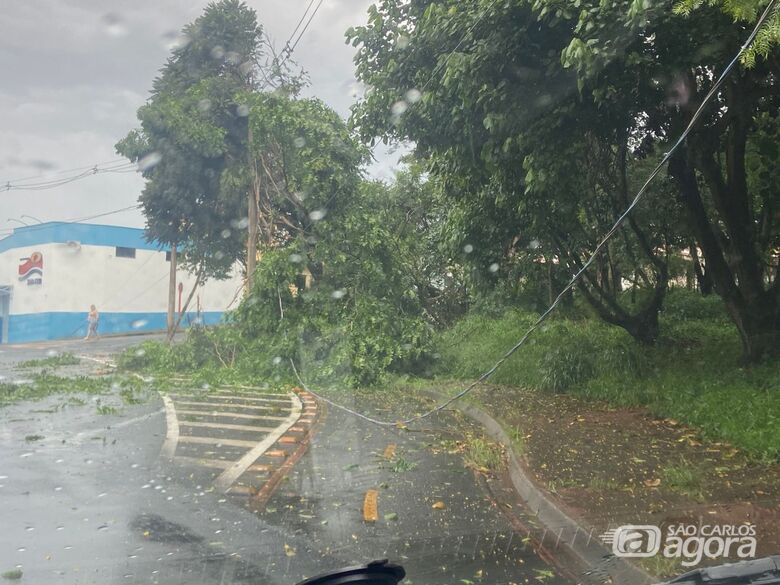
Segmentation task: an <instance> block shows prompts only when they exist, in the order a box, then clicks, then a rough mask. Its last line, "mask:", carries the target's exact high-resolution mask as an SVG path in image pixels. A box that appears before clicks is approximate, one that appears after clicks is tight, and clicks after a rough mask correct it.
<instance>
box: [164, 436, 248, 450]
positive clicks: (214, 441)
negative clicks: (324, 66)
mask: <svg viewBox="0 0 780 585" xmlns="http://www.w3.org/2000/svg"><path fill="white" fill-rule="evenodd" d="M179 443H195V444H198V445H224V446H227V447H247V448H252V447H254V446H255V445H257V441H243V440H239V439H223V438H221V437H195V436H193V435H179Z"/></svg>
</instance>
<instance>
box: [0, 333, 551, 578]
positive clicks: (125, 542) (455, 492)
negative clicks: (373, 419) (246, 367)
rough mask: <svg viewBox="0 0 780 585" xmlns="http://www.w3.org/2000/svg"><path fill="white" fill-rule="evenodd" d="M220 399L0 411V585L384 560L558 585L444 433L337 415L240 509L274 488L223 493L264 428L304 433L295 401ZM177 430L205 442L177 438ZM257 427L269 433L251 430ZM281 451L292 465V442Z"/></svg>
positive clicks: (282, 572) (108, 346)
mask: <svg viewBox="0 0 780 585" xmlns="http://www.w3.org/2000/svg"><path fill="white" fill-rule="evenodd" d="M138 341H139V338H137V337H135V338H113V339H104V340H100V341H98V342H95V343H84V342H63V343H60V344H40V346H36V347H29V346H28V347H25V348H11V349H9V348H8V347H3V350H4V353H3V354H0V356H2V360H0V363H2V364H3V368H4V369H3V370H2V371H3V373H4V374H3V375H6V376H8V374H9V373H10V378H11V379H13V377H14V376H15V375H18V370H16V369H14V367H13V364H14V363H15V362H18V361H21V360H28V359H33V358H39V357H45V356H46V355H47V354H48V352H50V351H52V350H55V351H72V352H73V353H79V354H82V355H85V354H91V355H97V356H102V355H106V354H109V353H111V352H114V351H117V350H119V349H121V348H122V347H124V346H127V345H131V344H134V343H137V342H138ZM15 372H16V373H15ZM230 392H231V391H230V390H227V389H225V390H220V391H219V394H220V395H221V396H222V398H214V397H203V396H197V395H194V396H191V397H187V396H184V397H173V398H169V402H167V403H165V404H164V403H163V400H162V399H160V398H158V397H157V396H156V395H154V394H153V395H152V398H150V399H149V400H147V401H146V402H144V403H142V404H137V405H132V406H126V407H124V408H122V409H121V411H120V412H118V413H116V414H110V415H98V414H97V412H96V409H95V407H94V405H93V404H91V403H87V404H81V405H79V404H71V403H68V402H66V401H64V400H63V398H62V397H57V396H54V397H50V398H48V399H46V400H43V401H39V402H32V403H22V404H17V405H12V406H8V407H5V408H3V409H1V410H0V501H1V502H2V504H3V505H2V513H1V515H2V527H3V528H2V530H0V573H2V572H5V571H9V570H13V569H14V568H19V569H20V570H21V571H22V581H21V583H41V584H43V583H68V584H70V583H73V584H76V583H79V584H92V583H95V584H97V583H101V584H105V583H116V584H120V583H121V584H133V583H152V584H157V583H159V584H166V585H167V584H171V585H178V584H185V583H186V584H193V583H196V584H197V583H225V584H232V583H268V584H276V583H279V584H282V583H285V584H288V583H295V582H296V581H298V580H300V579H302V578H304V577H308V576H312V575H315V574H317V573H320V572H323V571H326V570H330V569H335V568H337V567H342V566H348V565H354V564H360V563H364V562H367V561H370V560H373V559H378V558H390V559H391V560H392V561H394V562H399V563H401V564H403V565H404V566H405V567H406V570H407V574H408V577H407V581H406V582H407V583H416V584H418V585H420V584H430V585H436V584H442V585H443V584H445V583H464V584H468V583H474V584H499V583H500V584H504V585H506V584H509V583H527V582H534V583H540V582H542V583H550V584H556V585H557V584H558V583H563V582H565V580H564V579H563V578H562V577H560V576H559V575H557V574H555V573H554V570H553V569H552V568H551V567H549V566H548V565H546V564H545V563H544V562H543V561H542V560H541V559H539V558H538V557H537V556H536V555H535V554H534V553H533V551H532V550H530V548H529V547H528V546H527V545H526V544H525V543H524V542H523V537H522V536H521V535H520V534H517V533H515V532H514V530H513V529H512V524H511V523H510V522H509V520H508V519H507V518H506V517H505V516H504V514H503V513H502V512H501V511H499V510H498V508H497V507H496V506H495V505H494V504H493V503H492V502H491V500H490V498H488V497H487V495H486V493H485V491H484V490H483V489H482V487H481V485H480V481H479V479H478V477H477V476H475V475H474V474H473V473H472V472H471V471H469V470H466V469H465V468H464V467H463V464H462V459H461V456H460V455H459V454H456V453H450V452H449V451H448V450H446V449H441V448H437V446H438V445H439V441H440V435H439V433H438V431H428V432H417V433H409V432H403V431H399V430H397V429H389V430H388V429H379V428H378V427H375V426H373V425H370V424H369V423H365V422H363V421H361V420H358V419H355V418H354V417H351V416H349V415H347V414H344V413H341V412H339V411H335V410H332V409H331V410H330V411H329V412H327V413H326V414H324V416H322V417H320V419H319V422H318V424H317V425H316V426H315V428H316V434H315V435H314V437H313V439H312V440H311V442H310V444H309V445H308V448H307V449H306V451H305V452H303V455H302V456H301V457H300V459H299V460H297V462H296V463H295V465H294V466H292V469H291V471H290V472H289V474H287V475H286V476H285V477H284V479H283V480H282V481H280V483H279V484H278V487H276V489H275V491H273V492H272V493H268V494H266V497H265V498H264V499H263V500H262V504H263V505H262V506H259V507H258V506H252V505H249V504H251V502H253V501H254V502H256V501H257V498H256V496H257V495H258V491H262V488H263V482H264V481H266V480H267V479H268V477H270V476H271V475H274V474H273V472H274V469H275V468H274V467H273V464H272V461H273V457H272V455H273V453H271V452H270V451H268V450H266V451H263V452H262V454H261V455H260V457H259V458H258V459H257V460H256V461H255V462H254V463H253V465H254V467H256V468H258V469H260V468H261V467H263V466H266V465H267V466H268V469H267V470H265V469H263V470H262V473H258V474H257V475H256V477H257V479H256V480H255V481H256V482H257V484H256V485H254V486H253V485H252V484H251V481H247V482H243V481H238V480H236V481H233V483H232V484H231V485H230V486H227V485H221V484H220V483H219V481H217V478H220V477H223V474H224V470H225V469H226V468H227V467H229V466H230V465H233V464H234V463H235V462H237V461H239V460H241V459H242V458H243V457H244V455H245V454H246V453H247V452H248V451H249V450H251V448H250V443H251V442H252V441H260V439H261V437H265V436H268V435H269V434H270V428H273V425H274V424H281V421H280V420H276V419H273V418H270V419H269V416H274V415H275V416H276V418H277V419H284V420H288V419H289V417H290V416H292V417H293V419H295V420H294V421H293V420H288V422H289V423H290V424H292V425H293V427H290V428H289V432H286V433H285V436H287V435H288V434H290V433H293V436H295V435H294V430H295V428H296V427H300V426H301V425H302V422H301V420H302V419H298V418H296V416H300V413H299V412H298V411H297V410H296V408H295V404H294V398H290V399H289V400H290V401H291V402H290V404H285V403H282V402H280V403H279V404H278V405H276V406H273V408H279V409H280V411H279V412H277V411H275V410H274V411H271V410H268V409H269V408H270V407H269V406H268V404H267V403H266V402H262V400H263V399H262V398H255V399H254V401H253V400H252V399H250V398H247V394H245V393H243V392H239V391H233V392H234V395H231V394H230ZM212 393H214V392H213V389H212ZM193 394H196V392H195V391H194V390H193ZM269 400H276V399H275V398H273V397H269ZM279 400H281V399H279ZM199 401H202V403H201V404H199V403H198V402H199ZM206 401H208V403H207V402H206ZM182 402H186V403H187V404H182ZM171 404H172V405H173V406H172V411H173V416H175V417H176V420H178V422H180V423H182V426H181V428H180V429H179V431H180V432H178V433H177V435H178V438H177V441H178V440H180V439H181V437H182V436H190V437H192V436H197V437H202V438H204V440H202V441H201V440H197V439H196V440H194V441H193V440H192V439H189V440H188V441H184V440H183V441H182V444H177V445H174V450H173V451H170V446H171V445H170V441H171V418H170V417H171V415H172V413H171V408H170V407H171ZM356 406H358V407H365V406H368V405H361V404H357V405H356ZM187 409H189V410H190V411H192V409H195V414H194V415H187V414H185V413H184V411H185V410H187ZM197 409H201V411H200V412H198V410H197ZM245 413H250V414H245ZM250 416H251V417H252V418H248V417H250ZM236 417H238V418H236ZM166 419H167V422H166ZM269 421H270V422H269ZM188 422H189V423H193V422H196V423H197V422H201V423H202V422H206V423H207V424H208V425H212V426H206V427H204V426H202V425H200V426H198V425H197V424H196V425H195V426H191V427H190V429H191V430H190V431H185V430H184V429H185V425H186V424H187V423H188ZM237 422H238V423H240V424H237ZM252 424H256V425H258V426H263V425H265V426H268V425H271V426H270V427H269V430H267V431H261V430H260V429H259V428H258V429H252V428H244V427H248V426H250V425H252ZM433 424H434V426H439V427H442V428H446V427H447V425H448V424H449V421H447V420H441V421H438V423H437V422H436V421H434V422H433ZM175 426H177V427H178V426H179V424H178V423H177V424H176V425H175ZM236 427H238V428H236ZM188 433H189V434H188ZM193 433H194V435H193ZM214 433H218V434H214ZM235 433H240V437H241V438H236V437H238V436H239V435H236V434H235ZM253 433H258V434H257V435H253ZM262 433H265V434H262ZM255 436H256V437H257V438H252V437H255ZM215 437H216V438H217V439H218V440H216V439H215ZM166 443H167V447H166ZM281 446H284V445H279V444H276V445H274V446H273V449H274V450H279V447H281ZM288 446H289V447H290V449H295V450H296V451H300V450H299V449H297V446H300V445H299V444H298V443H296V441H295V439H290V444H289V445H288ZM391 446H392V447H391ZM193 447H194V448H196V449H200V450H199V451H194V452H193V451H191V449H192V448H193ZM187 449H190V451H189V452H187V451H186V450H187ZM388 449H389V450H388ZM161 452H162V453H163V455H162V456H161ZM166 452H167V453H166ZM183 456H184V457H183ZM263 457H265V458H266V459H265V460H264V459H263ZM269 457H270V459H269ZM280 457H283V456H282V455H280ZM290 461H291V462H292V459H290ZM220 462H222V463H220ZM277 467H278V466H277ZM250 471H251V469H250V470H249V471H247V472H246V474H244V475H238V477H239V479H242V480H245V479H246V478H247V477H248V476H247V474H250ZM276 477H277V479H278V474H277V475H276ZM239 488H240V489H239ZM368 490H376V491H377V493H378V498H377V504H378V506H377V507H378V513H377V520H376V521H375V522H366V521H365V520H364V518H363V503H364V498H365V494H366V492H367V491H368Z"/></svg>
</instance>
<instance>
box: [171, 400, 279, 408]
mask: <svg viewBox="0 0 780 585" xmlns="http://www.w3.org/2000/svg"><path fill="white" fill-rule="evenodd" d="M176 404H184V405H185V406H219V407H223V408H247V409H250V410H287V409H281V408H279V407H278V406H256V405H254V404H230V403H227V402H194V401H190V400H177V401H176Z"/></svg>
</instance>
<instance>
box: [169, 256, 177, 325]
mask: <svg viewBox="0 0 780 585" xmlns="http://www.w3.org/2000/svg"><path fill="white" fill-rule="evenodd" d="M170 254H171V265H170V267H169V270H170V276H169V278H168V323H167V324H168V336H169V337H170V336H171V332H172V331H173V326H174V323H175V318H176V244H173V245H172V246H171V252H170Z"/></svg>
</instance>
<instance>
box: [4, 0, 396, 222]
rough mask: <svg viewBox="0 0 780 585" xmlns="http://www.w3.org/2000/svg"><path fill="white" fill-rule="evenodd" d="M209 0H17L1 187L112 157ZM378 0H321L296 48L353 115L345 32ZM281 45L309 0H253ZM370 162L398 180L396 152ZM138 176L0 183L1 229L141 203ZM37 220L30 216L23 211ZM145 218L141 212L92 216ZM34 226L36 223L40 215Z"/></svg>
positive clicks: (328, 98) (8, 10) (317, 91)
mask: <svg viewBox="0 0 780 585" xmlns="http://www.w3.org/2000/svg"><path fill="white" fill-rule="evenodd" d="M206 3H207V2H206V0H134V1H133V2H127V1H121V0H19V1H10V0H9V1H7V2H4V3H3V16H2V18H1V19H0V73H2V79H3V83H2V85H1V86H0V128H2V130H0V184H5V183H6V181H13V180H17V179H23V178H27V177H33V179H30V180H31V181H32V180H36V179H35V177H39V178H38V179H37V180H46V179H49V178H57V177H64V176H69V175H72V174H74V173H73V172H72V171H71V172H63V171H66V170H68V169H73V168H75V167H84V166H85V165H92V164H94V163H103V162H107V161H112V160H116V159H118V158H119V157H118V156H117V155H116V153H115V152H114V148H113V145H114V144H115V143H116V142H117V140H118V139H120V138H121V137H123V136H124V135H125V134H126V133H127V131H128V130H130V129H131V128H133V127H135V126H136V125H137V123H136V118H135V112H136V110H137V108H138V107H139V106H140V105H142V104H143V102H144V101H145V99H146V96H147V95H148V90H149V88H150V87H151V82H152V79H153V78H154V76H155V75H156V73H157V70H158V69H159V68H160V67H161V66H162V64H163V63H164V62H165V59H166V57H167V55H168V53H169V43H170V42H171V37H172V36H173V35H174V34H175V33H176V32H177V31H178V30H180V29H181V27H182V26H183V25H184V24H185V23H187V22H190V21H192V20H193V19H195V18H196V17H197V16H198V15H199V14H200V12H201V11H202V9H203V7H204V6H205V5H206ZM371 3H372V0H324V3H323V4H322V6H321V8H320V10H319V12H318V13H317V16H316V17H315V19H314V20H313V21H312V24H311V26H310V27H309V29H308V31H307V33H306V35H305V36H304V37H303V39H302V40H301V42H300V43H299V45H298V47H297V48H296V51H295V55H294V57H295V59H296V60H297V61H298V63H299V64H300V65H301V66H302V67H303V68H304V69H306V70H307V71H308V72H309V76H310V78H311V87H310V88H308V89H307V90H306V93H307V94H309V95H316V96H317V97H319V98H321V99H323V100H324V101H325V102H326V103H328V104H329V105H330V106H331V107H333V108H335V109H336V110H337V111H338V112H339V113H340V114H341V115H342V116H345V117H346V116H347V114H348V111H349V106H350V104H351V103H352V101H353V99H354V98H353V96H354V93H355V89H356V85H355V79H354V75H353V65H352V57H353V53H354V49H353V48H352V47H350V46H348V45H346V44H345V42H344V31H345V30H346V29H347V28H348V27H350V26H354V25H357V24H362V23H363V22H365V15H366V10H367V8H368V6H369V5H370V4H371ZM247 4H248V5H250V6H251V7H253V8H254V9H255V10H256V11H257V15H258V19H259V21H260V23H261V24H262V25H263V26H264V27H265V29H266V31H267V32H268V34H269V35H270V36H271V38H272V39H274V40H275V42H276V44H277V45H278V46H279V47H281V46H282V45H283V44H284V42H285V41H286V40H287V38H288V37H289V35H290V34H291V33H292V31H293V28H294V27H295V24H296V23H297V21H298V19H299V18H300V16H301V15H302V14H303V11H304V10H305V8H306V5H307V4H308V0H247ZM375 154H376V156H377V158H378V159H379V160H378V163H377V164H375V165H373V166H372V168H371V169H370V172H371V175H372V176H375V177H380V178H389V177H391V176H392V168H393V167H394V166H395V164H396V160H397V154H393V153H387V152H384V151H382V152H377V153H375ZM142 187H143V180H142V179H141V178H140V177H139V176H137V175H136V174H134V173H123V174H101V175H96V176H91V177H88V178H86V179H83V180H80V181H76V182H73V183H72V184H69V185H63V186H61V187H58V188H56V189H50V190H46V191H0V201H1V202H2V203H1V204H0V230H2V231H0V237H2V236H3V235H5V234H6V233H7V231H6V230H7V229H8V228H11V227H14V226H19V223H17V222H14V221H11V222H9V221H7V220H8V219H9V218H20V217H21V216H22V215H29V216H34V217H36V218H38V219H40V220H43V221H49V220H65V219H73V218H78V217H84V216H87V215H94V214H97V213H103V212H106V211H110V210H114V209H118V208H122V207H126V206H130V205H133V204H134V203H136V201H137V198H138V195H139V193H140V191H141V189H142ZM22 219H23V221H25V222H31V221H32V220H30V219H29V218H22ZM97 221H98V222H100V223H111V224H118V225H128V226H136V227H141V226H143V217H142V216H141V214H140V213H139V212H137V211H128V212H124V213H121V214H116V215H111V216H108V217H105V218H101V219H100V220H97ZM33 223H34V222H33Z"/></svg>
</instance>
